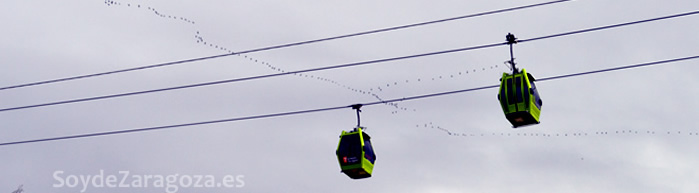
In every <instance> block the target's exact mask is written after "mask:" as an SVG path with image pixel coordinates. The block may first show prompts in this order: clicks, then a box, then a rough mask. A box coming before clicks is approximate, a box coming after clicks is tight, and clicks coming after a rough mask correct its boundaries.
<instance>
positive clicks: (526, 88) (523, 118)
mask: <svg viewBox="0 0 699 193" xmlns="http://www.w3.org/2000/svg"><path fill="white" fill-rule="evenodd" d="M500 80H501V82H500V92H499V93H498V100H500V105H501V106H502V110H503V111H504V112H505V117H506V118H507V120H509V121H510V123H512V126H513V127H515V128H516V127H520V126H526V125H532V124H539V115H540V114H541V105H543V101H542V100H541V98H540V97H539V92H538V91H537V90H536V85H534V81H535V79H534V77H533V76H532V75H531V74H529V73H527V70H525V69H522V71H520V72H517V73H514V74H507V73H503V74H502V78H501V79H500Z"/></svg>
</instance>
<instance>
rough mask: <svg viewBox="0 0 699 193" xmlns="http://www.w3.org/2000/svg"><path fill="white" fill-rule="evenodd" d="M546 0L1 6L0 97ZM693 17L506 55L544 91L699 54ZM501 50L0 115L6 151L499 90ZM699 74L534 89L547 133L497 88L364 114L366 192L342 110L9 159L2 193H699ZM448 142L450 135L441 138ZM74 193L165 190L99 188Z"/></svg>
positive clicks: (264, 57)
mask: <svg viewBox="0 0 699 193" xmlns="http://www.w3.org/2000/svg"><path fill="white" fill-rule="evenodd" d="M540 2H544V1H536V0H522V1H501V0H498V1H492V0H471V1H454V0H440V1H394V0H390V1H368V0H359V1H327V0H301V1H240V0H236V1H222V0H214V1H177V2H174V1H164V0H148V1H138V0H131V1H114V2H113V3H107V2H105V1H100V0H90V1H88V0H73V1H19V0H9V1H4V2H3V3H2V6H0V15H1V18H2V19H0V25H1V26H2V29H3V30H2V36H0V69H2V70H0V87H5V86H12V85H18V84H23V83H29V82H36V81H43V80H50V79H56V78H63V77H70V76H75V75H83V74H90V73H98V72H105V71H111V70H119V69H125V68H131V67H138V66H144V65H150V64H157V63H163V62H171V61H177V60H183V59H191V58H198V57H205V56H212V55H219V54H225V53H228V52H229V51H243V50H250V49H255V48H261V47H266V46H272V45H279V44H285V43H291V42H298V41H304V40H312V39H318V38H325V37H332V36H338V35H344V34H349V33H356V32H361V31H367V30H374V29H379V28H385V27H392V26H398V25H405V24H411V23H418V22H424V21H431V20H438V19H444V18H450V17H456V16H462V15H468V14H473V13H479V12H484V11H491V10H496V9H502V8H510V7H516V6H522V5H528V4H534V3H540ZM698 9H699V2H698V1H693V0H666V1H651V0H617V1H604V0H576V1H570V2H565V3H559V4H554V5H547V6H542V7H537V8H532V9H525V10H518V11H513V12H507V13H500V14H496V15H489V16H483V17H477V18H470V19H463V20H458V21H450V22H444V23H439V24H433V25H426V26H422V27H415V28H409V29H403V30H397V31H391V32H384V33H378V34H372V35H365V36H360V37H352V38H345V39H340V40H333V41H325V42H321V43H314V44H308V45H302V46H295V47H290V48H283V49H276V50H270V51H263V52H256V53H251V54H246V55H244V56H243V55H241V56H228V57H223V58H217V59H210V60H204V61H199V62H192V63H186V64H180V65H176V66H170V67H163V68H156V69H148V70H140V71H135V72H127V73H120V74H114V75H106V76H99V77H94V78H88V79H81V80H74V81H66V82H61V83H54V84H45V85H39V86H32V87H25V88H16V89H7V90H0V108H10V107H17V106H25V105H33V104H40V103H47V102H55V101H62V100H69V99H76V98H84V97H92V96H101V95H108V94H117V93H124V92H133V91H141V90H149V89H158V88H165V87H172V86H180V85H186V84H194V83H200V82H208V81H217V80H225V79H232V78H241V77H248V76H256V75H264V74H272V73H278V72H279V70H280V69H281V70H284V71H293V70H302V69H309V68H316V67H324V66H331V65H338V64H346V63H352V62H361V61H368V60H375V59H382V58H390V57H399V56H406V55H413V54H422V53H428V52H435V51H442V50H448V49H455V48H462V47H469V46H476V45H483V44H491V43H500V42H504V41H505V35H506V34H507V33H510V32H511V33H513V34H515V35H516V36H517V37H519V38H520V39H528V38H535V37H540V36H544V35H550V34H556V33H562V32H568V31H572V30H578V29H584V28H590V27H597V26H603V25H609V24H616V23H622V22H630V21H636V20H642V19H649V18H655V17H660V16H666V15H672V14H677V13H684V12H690V11H696V10H698ZM697 21H699V15H697V16H686V17H681V18H675V19H670V20H663V21H656V22H651V23H645V24H638V25H632V26H627V27H622V28H615V29H609V30H604V31H597V32H590V33H585V34H578V35H572V36H565V37H559V38H553V39H545V40H538V41H530V42H523V43H520V44H517V45H515V47H514V53H515V57H516V58H517V60H516V61H517V62H518V66H519V67H521V68H526V69H527V70H528V71H529V72H530V73H532V74H533V75H534V76H535V77H539V78H543V77H551V76H556V75H563V74H569V73H577V72H585V71H591V70H598V69H605V68H613V67H618V66H624V65H631V64H638V63H644V62H651V61H658V60H665V59H674V58H680V57H688V56H695V55H697V54H699V52H698V51H699V49H697V45H699V36H697V34H699V22H697ZM508 59H509V50H508V48H507V47H506V46H500V47H495V48H487V49H480V50H474V51H466V52H458V53H451V54H443V55H438V56H429V57H420V58H415V59H408V60H399V61H392V62H385V63H377V64H372V65H367V66H360V67H352V68H343V69H334V70H326V71H320V72H313V73H307V74H303V75H300V76H298V75H289V76H280V77H274V78H267V79H259V80H251V81H245V82H237V83H230V84H220V85H212V86H206V87H198V88H189V89H182V90H176V91H167V92H159V93H152V94H144V95H137V96H128V97H121V98H113V99H105V100H99V101H90V102H83V103H74V104H65V105H56V106H48V107H39V108H31V109H23V110H15V111H5V112H0V125H1V126H0V143H5V142H13V141H21V140H31V139H40V138H47V137H58V136H66V135H75V134H85V133H95V132H105V131H116V130H125V129H135V128H144V127H155V126H163V125H172V124H183V123H192V122H200V121H209V120H219V119H226V118H235V117H245V116H252V115H261V114H270V113H280V112H288V111H298V110H307V109H317V108H326V107H336V106H343V105H351V104H355V103H369V102H376V101H377V100H378V99H377V97H375V96H374V95H376V96H378V97H380V98H382V99H393V98H401V97H409V96H415V95H422V94H430V93H438V92H447V91H453V90H461V89H468V88H475V87H481V86H490V85H495V84H498V83H499V82H498V79H499V78H500V76H501V75H502V73H503V72H508V71H509V69H508V68H507V67H506V66H505V65H503V62H504V61H506V60H508ZM698 61H699V60H689V61H684V62H676V63H668V64H664V65H659V66H652V67H643V68H635V69H629V70H623V71H615V72H607V73H601V74H593V75H586V76H579V77H573V78H567V79H558V80H552V81H546V82H540V83H538V84H537V87H538V89H539V92H540V94H541V97H542V99H543V101H544V106H543V109H542V114H541V124H539V125H536V126H531V127H524V128H518V129H513V128H511V125H510V124H509V122H508V121H507V120H506V119H505V117H504V115H503V113H502V110H501V108H500V106H499V104H498V101H497V98H496V95H497V92H498V91H497V89H486V90H479V91H473V92H465V93H461V94H452V95H446V96H440V97H433V98H426V99H420V100H413V101H405V102H400V103H397V107H396V106H391V105H374V106H367V107H364V108H363V109H362V110H363V112H362V114H361V117H362V125H363V126H366V127H368V130H367V132H368V133H369V134H370V135H371V136H372V142H373V146H374V149H375V151H376V154H377V160H376V165H375V168H374V174H373V176H372V177H371V178H368V179H362V180H352V179H350V178H348V177H347V176H346V175H344V174H342V173H340V167H339V165H338V163H337V160H336V157H335V153H334V152H335V149H336V148H337V143H338V136H339V134H340V133H341V131H342V130H351V129H352V128H353V127H354V126H355V125H356V117H355V112H354V111H352V110H351V109H350V108H347V109H342V110H333V111H324V112H317V113H311V114H300V115H292V116H286V117H276V118H266V119H257V120H247V121H237V122H229V123H219V124H209V125H200V126H191V127H180V128H174V129H168V130H159V131H149V132H140V133H130V134H119V135H110V136H100V137H91V138H81V139H70V140H61V141H50V142H40V143H29V144H19V145H8V146H0V155H1V157H2V159H0V160H1V161H0V192H4V193H9V192H12V191H14V190H16V189H17V188H18V187H19V186H20V185H23V189H24V190H25V192H26V193H34V192H80V190H81V187H75V188H71V187H58V188H56V187H53V185H54V184H57V183H59V182H58V181H57V180H56V178H55V176H54V174H55V173H56V171H64V173H62V174H61V175H60V176H62V177H67V176H68V175H96V174H99V173H100V170H103V171H104V173H105V175H119V171H129V172H130V173H131V174H137V175H174V174H179V175H213V176H216V178H217V179H220V178H223V176H225V175H232V176H243V177H242V178H241V179H240V180H239V181H242V182H243V183H244V185H243V186H242V187H237V188H181V189H179V190H178V191H177V192H348V193H349V192H628V193H638V192H696V191H697V190H699V185H698V184H697V183H696V182H697V181H699V167H697V163H699V151H696V147H697V145H699V142H698V141H699V123H697V121H696V116H697V115H699V110H697V109H699V101H698V100H697V98H698V97H699V89H697V88H699V76H698V75H697V73H698V72H699V66H698V65H697V63H698ZM450 133H455V134H458V135H459V136H455V135H450ZM85 192H166V191H165V189H164V188H154V187H150V188H97V187H88V188H87V190H86V191H85Z"/></svg>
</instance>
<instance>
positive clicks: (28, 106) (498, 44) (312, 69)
mask: <svg viewBox="0 0 699 193" xmlns="http://www.w3.org/2000/svg"><path fill="white" fill-rule="evenodd" d="M695 14H699V11H693V12H687V13H681V14H674V15H669V16H663V17H657V18H652V19H645V20H639V21H632V22H626V23H620V24H613V25H606V26H601V27H594V28H587V29H583V30H575V31H570V32H564V33H558V34H552V35H547V36H541V37H535V38H530V39H523V40H520V41H519V42H529V41H534V40H543V39H549V38H554V37H563V36H568V35H575V34H580V33H585V32H592V31H600V30H606V29H610V28H618V27H623V26H628V25H635V24H641V23H646V22H652V21H659V20H664V19H671V18H677V17H683V16H689V15H695ZM503 45H507V43H506V42H505V43H492V44H484V45H479V46H471V47H464V48H457V49H451V50H443V51H437V52H430V53H423V54H415V55H408V56H400V57H392V58H384V59H377V60H369V61H364V62H355V63H347V64H340V65H334V66H326V67H319V68H311V69H305V70H297V71H288V72H281V73H275V74H266V75H259V76H250V77H244V78H235V79H228V80H220V81H212V82H205V83H197V84H190V85H183V86H176V87H168V88H161V89H153V90H144V91H136V92H128V93H120V94H112V95H103V96H97V97H88V98H81V99H72V100H64V101H58V102H50V103H43V104H35V105H26V106H19V107H10V108H3V109H0V112H5V111H14V110H21V109H29V108H37V107H45V106H53V105H61V104H70V103H77V102H86V101H94V100H102V99H109V98H117V97H125V96H132V95H140V94H147V93H155V92H163V91H170V90H179V89H185V88H194V87H202V86H211V85H217V84H224V83H232V82H241V81H249V80H255V79H263V78H272V77H277V76H283V75H290V74H298V73H307V72H316V71H323V70H331V69H339V68H347V67H356V66H364V65H369V64H376V63H382V62H390V61H397V60H405V59H412V58H418V57H426V56H434V55H441V54H448V53H455V52H463V51H469V50H478V49H485V48H492V47H497V46H503Z"/></svg>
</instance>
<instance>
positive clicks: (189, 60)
mask: <svg viewBox="0 0 699 193" xmlns="http://www.w3.org/2000/svg"><path fill="white" fill-rule="evenodd" d="M566 1H572V0H556V1H549V2H544V3H537V4H530V5H524V6H518V7H512V8H505V9H499V10H493V11H486V12H481V13H475V14H470V15H464V16H458V17H452V18H446V19H439V20H433V21H427V22H420V23H414V24H407V25H400V26H395V27H388V28H381V29H376V30H369V31H364V32H358V33H352V34H346V35H340V36H333V37H327V38H320V39H314V40H307V41H300V42H294V43H287V44H280V45H274V46H268V47H263V48H255V49H250V50H245V51H240V52H232V53H227V54H220V55H214V56H206V57H199V58H192V59H185V60H178V61H172V62H165V63H159V64H152V65H146V66H140V67H134V68H126V69H121V70H114V71H108V72H100V73H94V74H86V75H79V76H72V77H66V78H59V79H53V80H46V81H38V82H32V83H24V84H19V85H13V86H6V87H0V90H8V89H15V88H22V87H29V86H37V85H43V84H50V83H57V82H65V81H70V80H77V79H84V78H91V77H97V76H104V75H110V74H117V73H123V72H130V71H137V70H145V69H150V68H158V67H165V66H172V65H177V64H184V63H191V62H197V61H202V60H209V59H215V58H221V57H226V56H233V55H240V54H249V53H254V52H261V51H268V50H274V49H280V48H288V47H294V46H300V45H306V44H311V43H319V42H324V41H330V40H337V39H343V38H349V37H355V36H362V35H369V34H375V33H380V32H388V31H395V30H400V29H406V28H412V27H418V26H424V25H430V24H436V23H442V22H447V21H454V20H460V19H466V18H474V17H479V16H486V15H493V14H497V13H504V12H510V11H516V10H521V9H527V8H534V7H539V6H544V5H550V4H556V3H562V2H566ZM139 6H140V5H139ZM149 9H150V8H149ZM154 11H155V10H154ZM156 13H157V12H156ZM170 17H171V16H170ZM186 21H188V22H189V20H186ZM192 23H193V22H192Z"/></svg>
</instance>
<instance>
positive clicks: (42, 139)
mask: <svg viewBox="0 0 699 193" xmlns="http://www.w3.org/2000/svg"><path fill="white" fill-rule="evenodd" d="M693 59H699V55H696V56H689V57H683V58H675V59H668V60H660V61H654V62H646V63H641V64H634V65H627V66H621V67H615V68H608V69H602V70H594V71H588V72H580V73H572V74H566V75H558V76H552V77H546V78H540V79H537V80H536V81H537V82H540V81H549V80H556V79H563V78H570V77H576V76H583V75H590V74H596V73H602V72H610V71H618V70H625V69H632V68H639V67H645V66H653V65H661V64H669V63H675V62H680V61H686V60H693ZM498 86H499V85H490V86H482V87H477V88H470V89H463V90H456V91H449V92H441V93H433V94H425V95H418V96H412V97H403V98H396V99H391V100H384V101H376V102H370V103H362V104H359V105H362V106H372V105H378V104H384V103H388V102H403V101H410V100H417V99H424V98H432V97H438V96H444V95H451V94H457V93H465V92H472V91H478V90H484V89H490V88H497V87H498ZM354 105H357V104H354ZM354 105H350V106H336V107H327V108H318V109H309V110H300V111H289V112H282V113H272V114H263V115H255V116H246V117H237V118H230V119H221V120H213V121H202V122H194V123H185V124H175V125H166V126H157V127H145V128H138V129H128V130H117V131H108V132H97V133H89V134H79V135H67V136H61V137H51V138H41V139H32V140H23V141H14V142H5V143H0V146H9V145H18V144H26V143H37V142H47V141H58V140H66V139H77V138H87V137H97V136H106V135H117V134H125V133H136V132H145V131H156V130H165V129H173V128H180V127H188V126H196V125H208V124H214V123H224V122H234V121H243V120H253V119H263V118H272V117H281V116H290V115H298V114H307V113H316V112H323V111H331V110H339V109H345V108H350V107H352V106H354Z"/></svg>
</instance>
